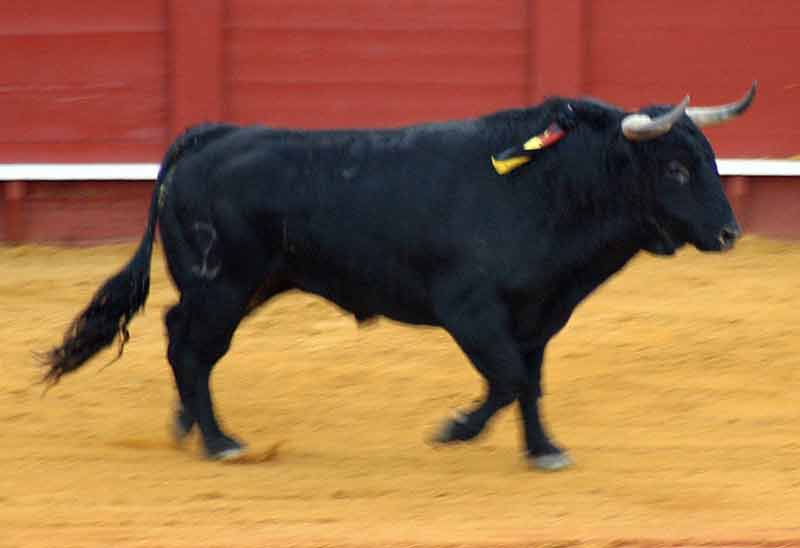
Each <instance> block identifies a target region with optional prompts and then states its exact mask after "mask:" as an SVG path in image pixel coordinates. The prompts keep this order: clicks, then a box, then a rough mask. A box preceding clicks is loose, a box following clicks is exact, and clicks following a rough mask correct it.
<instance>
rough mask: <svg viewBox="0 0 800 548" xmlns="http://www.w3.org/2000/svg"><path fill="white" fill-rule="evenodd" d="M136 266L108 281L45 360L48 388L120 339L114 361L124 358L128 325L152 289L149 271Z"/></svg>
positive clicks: (46, 355)
mask: <svg viewBox="0 0 800 548" xmlns="http://www.w3.org/2000/svg"><path fill="white" fill-rule="evenodd" d="M137 255H138V254H137ZM135 265H136V261H135V259H134V261H131V263H130V264H129V265H128V266H126V267H125V268H124V269H123V270H121V271H120V272H119V273H118V274H116V275H115V276H113V277H112V278H110V279H109V280H108V281H106V283H105V284H103V286H102V287H101V288H100V289H99V290H98V291H97V293H96V294H95V295H94V297H93V298H92V300H91V301H90V302H89V304H88V306H87V307H86V308H85V309H84V311H83V312H81V314H80V315H78V317H77V318H75V320H74V321H73V322H72V324H71V325H70V326H69V328H67V330H66V333H64V339H63V341H62V343H61V345H60V346H57V347H55V348H53V349H51V350H50V351H48V352H47V353H46V354H45V355H44V356H43V357H42V362H43V365H44V366H45V367H47V368H48V369H47V371H46V373H45V374H44V378H43V381H44V382H45V383H46V384H48V385H54V384H56V383H58V381H59V380H60V379H61V377H62V376H63V375H65V374H66V373H70V372H72V371H74V370H76V369H78V368H79V367H80V366H81V365H83V364H84V363H85V362H86V361H87V360H89V358H91V357H92V356H94V355H95V354H96V353H97V352H99V351H100V350H102V349H103V348H105V347H107V346H109V345H111V344H112V343H113V342H114V340H115V339H117V338H118V339H119V352H118V353H117V356H116V357H115V358H114V360H112V361H116V360H117V359H118V358H119V357H120V356H121V355H122V350H123V348H124V346H125V343H127V342H128V339H129V338H130V335H129V334H128V324H129V323H130V321H131V319H132V318H133V316H134V315H135V314H136V313H137V312H138V311H139V310H140V309H141V308H142V307H143V306H144V303H145V300H146V299H147V294H148V292H149V289H150V280H149V275H148V273H147V271H146V270H145V271H144V272H142V271H141V270H139V271H138V272H136V270H138V269H136V268H135ZM147 266H149V265H147Z"/></svg>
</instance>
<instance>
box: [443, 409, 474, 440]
mask: <svg viewBox="0 0 800 548" xmlns="http://www.w3.org/2000/svg"><path fill="white" fill-rule="evenodd" d="M480 433H481V431H480V429H478V430H475V428H474V427H473V426H471V425H470V424H469V419H468V418H467V416H466V415H465V414H463V413H461V412H457V413H456V414H455V416H454V417H453V418H452V419H448V420H447V421H445V423H444V424H443V425H442V426H441V428H440V429H439V432H437V433H436V434H435V435H434V436H433V437H432V438H431V442H432V443H436V444H444V443H457V442H460V441H468V440H471V439H472V438H474V437H475V436H477V435H478V434H480Z"/></svg>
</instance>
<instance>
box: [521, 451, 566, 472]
mask: <svg viewBox="0 0 800 548" xmlns="http://www.w3.org/2000/svg"><path fill="white" fill-rule="evenodd" d="M573 464H574V463H573V462H572V459H571V458H569V455H567V454H566V453H548V454H544V455H528V466H530V467H531V468H536V469H537V470H543V471H545V472H557V471H559V470H563V469H564V468H569V467H570V466H572V465H573Z"/></svg>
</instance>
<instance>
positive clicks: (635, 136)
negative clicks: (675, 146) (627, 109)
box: [622, 95, 689, 141]
mask: <svg viewBox="0 0 800 548" xmlns="http://www.w3.org/2000/svg"><path fill="white" fill-rule="evenodd" d="M688 104H689V96H688V95H687V96H686V97H684V98H683V101H681V102H680V103H679V104H677V105H675V106H674V107H673V108H672V109H671V110H670V111H669V112H667V113H665V114H662V115H661V116H658V117H656V118H650V117H649V116H648V115H647V114H628V115H627V116H625V118H623V119H622V133H623V135H625V137H626V138H627V139H628V140H629V141H647V140H649V139H655V138H656V137H659V136H660V135H664V134H665V133H666V132H668V131H669V130H670V129H672V126H673V124H675V122H677V121H678V120H680V118H681V117H682V116H683V113H684V112H685V111H686V106H687V105H688Z"/></svg>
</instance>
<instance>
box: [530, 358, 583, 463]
mask: <svg viewBox="0 0 800 548" xmlns="http://www.w3.org/2000/svg"><path fill="white" fill-rule="evenodd" d="M524 357H525V365H526V368H525V372H526V375H525V382H524V387H523V390H522V391H521V392H520V394H519V398H518V401H519V408H520V412H521V415H522V427H523V430H524V436H525V445H526V447H527V457H528V462H529V463H530V465H531V466H533V467H536V468H539V469H541V470H550V471H554V470H561V469H563V468H566V467H568V466H570V465H571V464H572V460H571V459H570V458H569V456H568V455H567V454H566V453H565V452H564V451H563V450H562V449H561V448H559V447H558V446H557V445H556V444H555V443H553V441H552V440H551V439H550V437H549V436H548V435H547V433H546V432H545V429H544V424H543V423H542V418H541V415H540V413H539V400H540V399H541V397H542V388H541V383H542V364H543V361H544V348H543V347H539V348H535V349H534V350H532V351H529V352H525V353H524Z"/></svg>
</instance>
